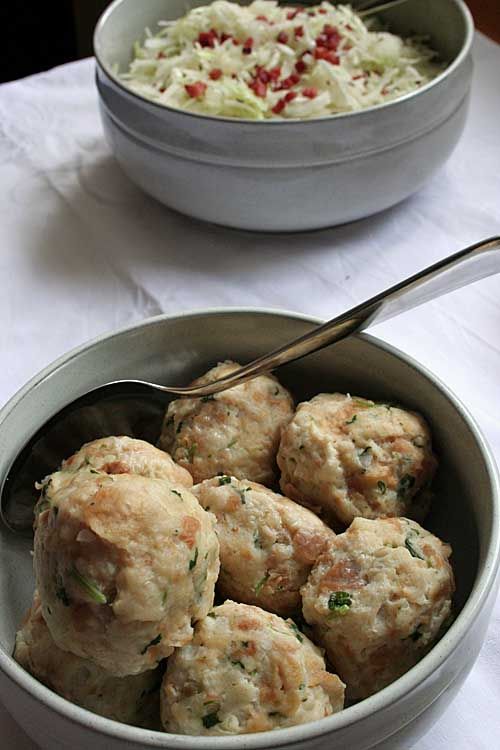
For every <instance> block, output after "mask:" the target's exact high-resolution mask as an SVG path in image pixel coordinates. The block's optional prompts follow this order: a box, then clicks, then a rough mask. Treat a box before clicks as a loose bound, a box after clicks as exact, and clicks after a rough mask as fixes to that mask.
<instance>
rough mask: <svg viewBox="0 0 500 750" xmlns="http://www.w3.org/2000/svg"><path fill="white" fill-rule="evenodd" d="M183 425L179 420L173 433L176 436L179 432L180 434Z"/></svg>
mask: <svg viewBox="0 0 500 750" xmlns="http://www.w3.org/2000/svg"><path fill="white" fill-rule="evenodd" d="M183 424H184V422H183V421H182V420H181V421H180V422H179V424H178V425H177V429H176V431H175V432H176V434H177V435H178V434H179V432H180V431H181V430H182V425H183Z"/></svg>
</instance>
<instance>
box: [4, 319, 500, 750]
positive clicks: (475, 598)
mask: <svg viewBox="0 0 500 750" xmlns="http://www.w3.org/2000/svg"><path fill="white" fill-rule="evenodd" d="M227 314H235V315H237V316H238V315H249V314H250V315H252V314H253V315H255V314H258V315H263V316H267V315H272V316H278V317H284V318H288V319H290V318H292V319H295V320H298V321H303V322H306V323H311V324H313V325H319V324H321V323H323V322H324V321H323V320H321V319H319V318H317V317H315V316H312V315H306V314H302V313H299V312H296V311H291V310H284V309H280V308H264V307H210V308H201V309H195V310H188V311H186V312H183V313H172V314H171V313H165V314H162V315H157V316H154V317H150V318H145V319H143V320H142V321H139V322H136V323H133V324H132V325H128V326H123V327H120V328H118V329H116V330H112V331H109V332H107V333H104V334H101V335H99V336H96V337H94V338H92V339H91V340H89V341H87V342H85V343H83V344H81V345H80V346H77V347H75V348H73V349H71V350H70V351H68V352H66V353H65V354H63V355H62V356H60V357H58V358H57V359H56V360H54V361H53V362H51V363H50V364H48V365H47V366H46V367H45V368H43V369H42V370H41V371H39V372H38V373H37V374H36V375H34V376H33V377H32V378H31V379H30V380H29V381H28V382H27V383H26V384H25V385H24V386H23V387H22V388H21V389H20V390H19V391H17V393H15V394H14V395H13V396H12V397H11V398H10V399H9V401H8V402H7V403H6V404H5V405H4V407H3V408H2V409H1V410H0V430H1V429H2V426H3V422H4V421H5V419H6V418H7V417H8V415H9V414H10V413H11V412H12V411H13V409H15V408H16V406H17V404H18V403H20V401H22V399H23V398H24V397H25V396H26V395H27V394H28V393H29V392H30V391H31V390H32V389H33V388H35V387H36V386H37V385H38V384H39V383H40V382H42V381H43V380H45V379H46V378H48V377H50V376H53V375H55V374H56V373H57V372H58V371H59V370H60V369H61V368H62V367H63V366H65V365H67V364H68V363H69V362H70V361H71V360H73V359H75V358H76V357H78V356H80V354H83V353H84V352H85V351H86V350H89V349H92V348H94V347H96V346H99V345H101V344H103V343H105V342H106V341H111V340H113V339H116V338H118V337H120V336H122V335H125V334H128V333H131V332H133V331H137V330H139V329H143V328H147V327H149V326H155V325H158V324H161V323H165V322H167V321H175V320H178V319H183V318H190V317H194V318H200V317H207V316H210V317H211V316H214V317H215V316H219V315H227ZM356 338H358V339H362V340H365V341H367V343H368V344H370V345H372V346H375V347H378V348H380V349H382V350H383V351H385V352H386V353H388V354H390V355H392V356H394V357H396V358H397V359H400V360H402V361H403V362H404V363H405V364H406V365H408V366H409V367H410V368H411V369H413V370H415V371H416V372H417V373H418V374H419V375H421V376H423V377H424V378H425V379H427V380H429V381H430V383H431V384H432V385H433V386H435V387H437V389H438V390H440V391H441V393H442V394H443V396H444V397H445V398H446V399H447V400H448V401H449V402H450V403H451V405H452V406H453V407H454V408H455V410H456V411H457V412H458V414H459V416H460V417H461V418H462V419H463V421H464V422H465V423H466V425H467V427H468V428H469V430H470V431H471V433H472V434H473V436H474V439H475V441H476V443H477V445H478V448H479V450H480V452H481V455H482V458H483V461H484V464H485V469H486V472H487V475H488V478H489V481H490V485H491V499H492V515H493V522H492V525H491V529H490V533H489V539H488V543H487V551H486V554H485V555H484V560H483V569H482V571H481V572H480V573H479V574H478V575H477V577H476V579H475V581H474V584H473V588H472V591H471V593H470V595H469V597H468V598H467V600H466V602H465V604H464V606H463V608H462V610H461V611H460V613H459V614H458V616H457V617H456V619H455V621H454V622H453V623H452V625H451V626H450V628H449V629H448V631H447V632H446V633H445V634H444V635H443V636H442V638H441V639H440V640H439V641H438V643H437V644H436V645H435V646H434V647H433V648H432V649H431V650H430V652H429V653H428V654H427V655H426V656H424V657H423V659H422V660H421V661H420V662H418V664H416V665H415V666H414V667H412V668H411V669H410V670H409V671H408V672H406V673H405V674H404V675H402V677H400V678H398V679H397V680H395V681H394V682H393V683H391V684H390V685H388V686H387V687H385V688H384V689H383V690H380V691H379V692H378V693H375V694H374V695H372V696H370V697H369V698H366V699H365V700H363V701H360V702H359V703H358V704H356V705H353V706H350V707H348V708H345V709H343V710H342V711H340V712H339V713H336V714H333V715H332V716H328V717H325V718H323V719H319V720H316V721H313V722H310V723H307V724H301V725H298V726H294V727H287V728H283V729H280V730H278V731H276V730H272V731H266V732H260V733H256V734H244V735H231V736H228V737H213V736H192V735H179V734H168V733H165V732H158V731H153V730H148V729H141V728H139V727H133V726H129V725H127V724H122V723H120V722H116V721H113V720H112V719H107V718H104V717H102V716H98V715H97V714H94V713H92V712H90V711H87V710H86V709H84V708H80V707H79V706H76V705H75V704H73V703H71V702H70V701H68V700H66V699H65V698H62V697H60V696H59V695H57V694H56V693H54V692H53V691H52V690H50V689H49V688H47V687H45V686H44V685H43V684H42V683H40V682H39V681H38V680H36V679H35V678H34V677H32V676H31V675H30V674H28V672H26V671H25V670H24V669H23V668H22V667H21V666H20V665H19V664H17V662H15V661H14V659H13V657H12V656H10V655H8V654H7V653H5V652H4V651H3V650H2V649H0V670H1V671H3V672H4V674H5V675H6V676H7V677H9V678H10V679H11V680H12V681H13V682H14V683H15V684H16V685H17V686H18V687H19V688H20V689H21V690H23V691H24V692H25V693H28V694H29V695H30V697H32V698H34V699H35V700H38V701H39V702H40V703H41V704H42V705H43V706H44V707H45V708H47V709H48V710H49V711H53V712H55V713H57V714H59V715H61V716H62V718H63V719H65V720H66V721H69V722H70V723H72V724H76V725H78V726H82V725H83V726H84V727H85V729H87V730H88V731H94V732H98V733H100V734H101V735H103V736H108V737H112V738H113V739H118V740H122V741H127V742H136V743H137V744H138V746H139V745H140V746H142V747H144V748H149V747H151V748H170V749H171V750H214V748H215V747H220V750H241V746H242V743H243V744H244V747H245V750H265V749H266V748H269V747H281V746H283V745H286V746H291V745H297V744H299V743H303V742H305V741H307V740H311V739H313V738H317V737H321V736H324V735H328V734H331V733H333V732H336V731H339V730H343V729H345V728H347V727H349V726H350V725H352V724H354V723H355V722H358V721H362V720H366V719H367V718H368V717H371V716H373V715H375V714H377V713H379V712H382V711H383V710H386V709H387V708H388V707H389V706H390V705H391V704H393V703H396V702H397V701H398V700H400V699H402V698H403V697H405V696H406V695H408V694H409V693H411V692H412V691H413V690H414V689H415V688H417V687H418V685H419V684H420V683H422V682H424V681H425V680H427V679H428V678H429V677H430V676H431V675H432V673H433V672H434V671H436V670H437V669H438V668H439V667H440V666H441V665H442V664H443V663H444V662H445V661H446V660H447V659H448V658H449V657H450V656H451V655H452V654H453V652H454V651H455V650H456V649H457V648H458V647H459V646H460V642H461V641H462V640H463V639H464V637H465V636H466V634H467V632H468V631H469V629H470V628H471V627H472V625H473V623H474V621H475V620H476V618H477V616H478V615H479V613H480V611H481V609H482V607H483V606H484V605H485V604H486V601H487V599H488V596H489V594H490V592H491V591H492V589H493V587H494V585H495V582H496V579H497V572H498V569H499V566H500V478H499V475H498V470H497V467H496V463H495V460H494V458H493V454H492V452H491V449H490V448H489V446H488V444H487V442H486V440H485V438H484V437H483V435H482V433H481V431H480V429H479V427H478V425H477V424H476V421H475V419H474V418H473V417H472V416H471V414H470V413H469V411H468V409H467V408H466V407H465V406H464V405H463V404H462V402H461V401H460V399H458V397H457V396H455V395H454V393H453V392H452V391H451V390H450V389H449V388H448V386H447V385H446V384H445V383H444V382H442V381H441V380H440V379H439V378H438V377H437V376H436V375H434V374H433V373H432V372H431V371H430V370H428V369H427V368H426V367H425V366H424V365H421V364H420V363H418V362H417V361H416V360H415V359H413V357H411V356H410V355H408V354H406V353H404V352H402V351H401V350H400V349H398V348H397V347H394V346H392V345H391V344H388V343H386V342H385V341H383V340H381V339H378V338H376V337H375V336H372V335H369V334H365V333H363V334H356ZM425 708H426V706H424V707H421V708H420V709H419V713H420V712H421V711H423V710H425ZM417 715H418V714H417Z"/></svg>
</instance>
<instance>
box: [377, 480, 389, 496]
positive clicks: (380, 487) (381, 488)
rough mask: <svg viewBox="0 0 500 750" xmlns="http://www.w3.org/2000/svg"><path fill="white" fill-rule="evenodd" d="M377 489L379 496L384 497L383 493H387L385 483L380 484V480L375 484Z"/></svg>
mask: <svg viewBox="0 0 500 750" xmlns="http://www.w3.org/2000/svg"><path fill="white" fill-rule="evenodd" d="M377 489H378V491H379V492H380V494H381V495H385V493H386V491H387V485H386V483H385V482H382V480H380V481H379V482H377Z"/></svg>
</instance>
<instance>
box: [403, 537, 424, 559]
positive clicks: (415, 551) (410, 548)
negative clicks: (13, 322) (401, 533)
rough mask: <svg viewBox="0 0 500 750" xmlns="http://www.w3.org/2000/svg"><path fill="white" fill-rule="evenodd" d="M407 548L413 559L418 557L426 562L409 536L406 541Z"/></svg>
mask: <svg viewBox="0 0 500 750" xmlns="http://www.w3.org/2000/svg"><path fill="white" fill-rule="evenodd" d="M405 547H406V549H407V550H408V552H409V553H410V555H411V556H412V557H417V558H418V559H419V560H425V557H424V556H423V555H422V553H421V552H419V551H418V549H416V547H415V546H414V545H413V542H412V540H411V537H410V536H407V537H406V539H405Z"/></svg>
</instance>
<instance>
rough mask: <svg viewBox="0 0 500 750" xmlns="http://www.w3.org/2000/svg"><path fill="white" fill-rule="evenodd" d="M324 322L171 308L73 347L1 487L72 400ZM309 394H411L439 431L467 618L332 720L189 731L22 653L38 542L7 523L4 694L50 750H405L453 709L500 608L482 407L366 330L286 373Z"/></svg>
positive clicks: (193, 368)
mask: <svg viewBox="0 0 500 750" xmlns="http://www.w3.org/2000/svg"><path fill="white" fill-rule="evenodd" d="M314 322H318V321H313V320H311V319H310V318H306V317H303V316H299V315H294V314H291V313H281V312H277V311H258V310H221V311H206V312H197V313H193V314H186V315H181V316H177V317H169V316H161V317H159V318H153V319H151V320H148V321H145V322H144V323H141V324H139V325H135V326H133V327H131V328H127V329H124V330H122V331H119V332H117V333H113V334H110V335H108V336H104V337H101V338H100V339H97V340H96V341H94V342H91V343H90V344H87V345H85V346H83V347H80V348H79V349H76V350H74V351H73V352H70V353H69V354H67V355H65V356H64V357H62V358H61V359H59V360H58V361H57V362H55V363H53V364H52V365H50V366H49V367H48V368H47V369H45V370H44V371H43V372H41V373H40V374H39V375H37V376H36V377H35V378H33V380H31V381H30V382H29V383H28V384H27V385H26V386H25V387H24V388H23V389H22V390H21V391H20V392H19V393H18V394H17V395H16V396H14V398H13V399H11V401H10V402H9V403H8V404H7V405H6V406H5V407H4V408H3V410H2V411H1V412H0V481H2V480H3V477H4V476H5V473H6V472H7V471H8V468H9V466H10V464H11V462H12V460H13V458H14V456H15V455H16V453H17V452H18V450H19V449H20V448H21V447H22V445H23V444H24V442H25V441H26V439H27V438H28V437H29V436H30V435H31V434H32V433H33V432H34V431H35V430H36V429H37V428H38V427H39V426H40V425H41V424H42V423H44V422H45V420H47V418H48V417H50V416H51V415H52V414H54V413H55V412H56V411H57V410H58V409H59V408H61V407H62V406H63V405H64V404H66V403H68V402H69V401H70V400H72V399H74V398H76V397H77V396H79V395H81V394H82V393H83V392H85V391H86V390H88V389H90V388H92V387H94V386H97V385H99V384H102V383H104V382H107V381H110V380H116V379H119V378H144V379H148V380H153V381H155V380H156V381H158V382H164V383H181V384H182V383H185V382H186V381H188V380H189V379H190V378H191V377H192V376H194V375H195V374H199V373H200V372H202V371H204V370H205V369H207V368H208V367H209V366H211V365H213V364H214V363H215V362H217V361H218V360H221V359H224V358H226V357H228V356H229V357H232V358H234V359H237V360H240V361H248V360H249V359H251V358H253V357H256V356H257V355H260V354H263V353H265V352H266V351H269V350H270V349H271V348H273V347H275V346H276V345H278V344H279V343H283V342H284V341H286V340H287V339H289V338H292V337H294V336H297V335H299V334H301V333H304V332H305V331H306V330H308V329H310V328H311V326H312V325H313V323H314ZM279 375H280V378H281V379H282V380H283V382H284V383H285V384H287V385H289V386H290V387H291V388H292V390H293V392H294V393H295V395H296V397H298V398H305V397H309V396H311V395H313V394H315V393H317V392H319V391H325V390H326V391H332V390H335V389H339V390H344V391H351V392H352V393H358V394H360V395H363V396H368V397H373V398H385V399H392V400H396V401H399V402H401V403H404V404H406V405H407V406H409V407H411V408H415V409H417V410H418V411H421V412H422V413H423V414H424V415H425V416H426V417H427V419H428V420H429V422H430V423H431V426H432V430H433V435H434V440H435V446H436V449H437V452H438V454H439V458H440V471H439V475H438V480H437V487H438V497H437V499H436V501H435V503H434V508H433V511H432V513H431V516H430V517H429V519H428V520H427V522H426V526H428V527H429V528H430V529H431V530H432V531H434V532H435V533H437V534H438V535H440V536H441V537H442V538H444V539H446V540H447V541H450V542H451V543H452V545H453V547H454V555H453V565H454V569H455V573H456V577H457V584H458V588H457V594H456V611H457V618H456V621H455V622H454V623H453V625H452V626H451V628H450V629H449V630H448V632H447V633H446V635H445V636H444V637H443V638H442V639H441V640H440V641H439V643H438V644H437V645H436V646H435V647H434V648H433V649H432V651H431V652H430V653H429V654H428V655H427V656H426V657H425V658H424V659H423V660H422V661H421V662H420V663H419V664H418V665H417V666H416V667H414V668H413V669H411V670H410V671H409V672H408V673H407V674H406V675H404V676H403V677H401V678H400V679H399V680H397V681H396V682H394V683H393V684H392V685H390V686H389V687H387V688H385V689H384V690H382V691H381V692H379V693H378V694H376V695H374V696H372V697H371V698H368V699H367V700H364V701H362V702H361V703H359V704H357V705H355V706H352V707H350V708H347V709H345V710H344V711H342V712H341V713H339V714H336V715H334V716H331V717H329V718H326V719H322V720H321V721H316V722H313V723H311V724H305V725H302V726H298V727H293V728H291V729H283V730H279V731H275V732H265V733H262V734H254V735H245V736H239V737H228V738H213V737H205V738H204V737H181V736H178V735H168V734H161V733H156V732H150V731H146V730H141V729H136V728H133V727H128V726H126V725H122V724H118V723H115V722H113V721H110V720H107V719H103V718H101V717H99V716H96V715H94V714H91V713H89V712H87V711H85V710H83V709H80V708H78V707H77V706H74V705H72V704H71V703H68V702H67V701H65V700H64V699H62V698H60V697H59V696H57V695H55V694H54V693H52V692H51V691H50V690H48V689H47V688H45V687H44V686H43V685H41V684H40V683H38V682H37V681H36V680H35V679H33V678H32V677H31V676H30V675H29V674H27V673H26V672H25V671H24V670H23V669H22V668H21V667H20V666H18V665H17V664H16V663H15V662H14V661H13V659H12V658H11V656H10V654H11V652H12V647H13V644H14V634H15V631H16V629H17V627H18V625H19V623H20V621H21V618H22V616H23V614H24V612H25V610H26V609H27V607H28V605H29V602H30V598H31V593H32V587H33V577H32V564H31V558H30V554H29V552H30V540H26V539H23V538H20V537H16V536H14V535H12V534H11V533H10V532H8V531H7V530H6V529H5V528H2V529H0V697H1V699H2V701H3V702H4V703H5V705H6V706H7V708H8V709H9V710H10V711H11V713H12V714H13V716H14V717H15V718H16V719H17V721H18V722H19V723H20V724H21V726H22V727H23V729H24V730H25V731H26V732H27V733H28V734H29V735H30V736H31V737H33V738H34V740H35V741H36V742H38V744H39V745H40V746H41V747H42V748H44V749H45V750H63V749H64V750H67V748H69V747H71V748H72V750H88V748H92V750H124V748H127V750H140V749H141V750H146V749H147V748H165V749H167V748H168V750H187V748H189V749H190V750H241V749H242V748H244V749H245V750H257V749H264V748H287V749H288V748H292V747H294V748H300V749H302V748H304V749H305V748H306V747H307V750H316V749H318V750H319V749H321V750H323V748H324V749H325V750H326V748H329V749H330V750H345V748H349V750H367V749H368V748H375V747H376V748H377V750H382V749H383V750H396V749H398V750H401V748H403V747H404V748H408V747H410V746H411V745H412V743H413V742H414V741H415V740H416V739H417V738H418V737H419V736H420V735H422V734H423V733H424V732H425V731H426V730H427V729H428V728H429V727H430V726H431V725H432V723H433V722H434V721H436V719H437V718H438V717H439V715H440V714H441V713H442V711H443V710H444V708H445V707H446V705H447V704H448V703H449V702H450V700H451V699H452V698H453V696H454V695H455V693H456V692H457V690H458V689H459V687H460V685H461V684H462V682H463V680H464V679H465V677H466V676H467V673H468V672H469V670H470V669H471V667H472V665H473V663H474V661H475V659H476V657H477V655H478V652H479V649H480V647H481V644H482V641H483V638H484V635H485V630H486V626H487V623H488V619H489V616H490V612H491V607H492V605H493V601H494V596H495V591H496V588H497V584H498V581H497V580H496V578H497V576H496V572H497V569H498V563H499V558H500V540H499V530H500V500H499V486H498V478H497V475H496V470H495V466H494V462H493V460H492V457H491V455H490V453H489V450H488V448H487V446H486V445H485V443H484V440H483V438H482V436H481V434H480V432H479V430H478V429H477V427H476V425H475V424H474V422H473V420H472V419H471V417H470V415H469V414H468V413H467V411H466V410H465V409H464V407H463V406H462V405H461V404H460V402H459V401H457V399H456V398H455V397H454V396H453V394H452V393H450V391H449V390H448V389H447V388H446V386H445V385H444V384H443V383H440V382H439V381H438V380H436V378H435V377H434V376H432V375H431V374H430V373H429V372H427V371H425V370H424V368H422V367H421V366H419V365H418V364H417V363H416V362H414V361H412V360H411V359H410V358H409V357H407V356H406V355H404V354H403V353H401V352H399V351H397V350H395V349H393V348H392V347H390V346H388V345H387V344H384V343H382V342H380V341H377V339H374V338H372V337H371V336H365V335H363V336H356V337H353V338H351V339H348V340H346V341H344V342H342V343H340V344H338V345H336V346H335V347H333V348H328V349H325V350H323V351H321V352H319V353H317V354H314V355H311V356H310V357H308V358H306V359H304V360H302V361H301V362H297V363H295V364H292V365H288V366H287V367H285V368H283V369H282V370H281V371H280V373H279Z"/></svg>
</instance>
